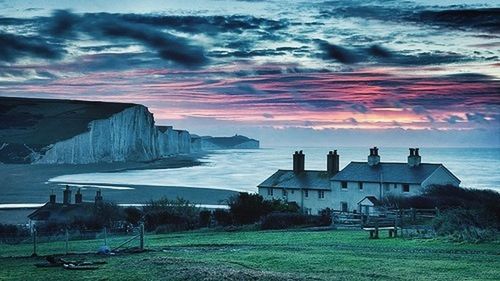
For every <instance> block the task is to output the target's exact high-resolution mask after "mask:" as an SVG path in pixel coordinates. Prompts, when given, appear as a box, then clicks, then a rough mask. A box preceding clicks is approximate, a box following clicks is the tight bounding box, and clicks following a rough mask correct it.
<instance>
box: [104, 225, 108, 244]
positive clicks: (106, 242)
mask: <svg viewBox="0 0 500 281" xmlns="http://www.w3.org/2000/svg"><path fill="white" fill-rule="evenodd" d="M104 246H108V228H107V227H104Z"/></svg>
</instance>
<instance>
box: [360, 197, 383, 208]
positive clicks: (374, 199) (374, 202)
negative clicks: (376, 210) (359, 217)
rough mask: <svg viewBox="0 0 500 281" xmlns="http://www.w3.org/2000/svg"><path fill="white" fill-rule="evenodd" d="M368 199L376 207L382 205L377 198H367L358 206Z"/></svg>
mask: <svg viewBox="0 0 500 281" xmlns="http://www.w3.org/2000/svg"><path fill="white" fill-rule="evenodd" d="M365 199H368V200H369V201H370V202H372V204H373V205H374V206H378V205H381V203H380V201H379V200H378V199H377V197H375V196H366V197H365V198H363V199H361V200H359V202H358V204H359V203H361V201H363V200H365Z"/></svg>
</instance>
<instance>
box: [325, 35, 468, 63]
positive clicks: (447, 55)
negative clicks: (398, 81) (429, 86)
mask: <svg viewBox="0 0 500 281" xmlns="http://www.w3.org/2000/svg"><path fill="white" fill-rule="evenodd" d="M316 42H317V43H318V45H319V48H320V50H321V51H322V55H321V57H322V58H323V59H326V60H332V59H333V60H336V61H338V62H340V63H344V64H354V63H377V64H381V65H401V66H419V65H434V64H446V63H456V62H459V61H467V60H470V59H471V58H468V57H464V56H462V55H459V54H456V53H452V52H442V51H434V52H421V53H406V54H405V53H396V52H394V51H391V50H389V49H387V48H384V47H382V46H380V45H372V46H368V47H351V48H345V47H341V46H338V45H333V44H330V43H328V42H325V41H323V40H317V41H316Z"/></svg>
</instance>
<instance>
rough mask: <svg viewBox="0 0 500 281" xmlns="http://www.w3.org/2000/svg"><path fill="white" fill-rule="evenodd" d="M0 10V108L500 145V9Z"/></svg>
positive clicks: (4, 4)
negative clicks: (19, 102) (90, 104)
mask: <svg viewBox="0 0 500 281" xmlns="http://www.w3.org/2000/svg"><path fill="white" fill-rule="evenodd" d="M435 2H436V1H430V0H420V1H391V0H375V1H370V0H368V1H357V0H352V1H348V0H340V1H278V0H276V1H235V0H232V1H222V0H220V1H217V0H211V1H208V0H206V1H136V0H135V1H129V0H126V1H107V2H106V1H71V0H65V1H16V0H9V1H0V46H1V47H0V96H17V97H34V98H60V99H79V100H98V101H112V102H131V103H138V104H144V105H146V106H148V107H149V109H150V111H151V112H152V113H153V114H154V116H155V119H156V122H157V124H160V125H174V126H175V127H179V128H185V129H188V130H189V131H191V132H192V133H196V134H200V135H233V134H235V133H237V134H244V135H248V136H250V137H254V138H257V139H260V140H261V142H262V144H263V145H264V146H266V145H303V146H334V145H338V146H369V145H379V146H402V147H407V146H487V147H500V81H499V79H500V60H499V56H500V1H459V0H458V1H453V0H452V1H439V5H436V4H435Z"/></svg>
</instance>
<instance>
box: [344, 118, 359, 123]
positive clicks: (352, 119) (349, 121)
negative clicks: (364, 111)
mask: <svg viewBox="0 0 500 281" xmlns="http://www.w3.org/2000/svg"><path fill="white" fill-rule="evenodd" d="M345 122H347V123H350V124H353V125H358V120H356V119H355V118H353V117H351V118H347V119H346V120H345Z"/></svg>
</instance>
